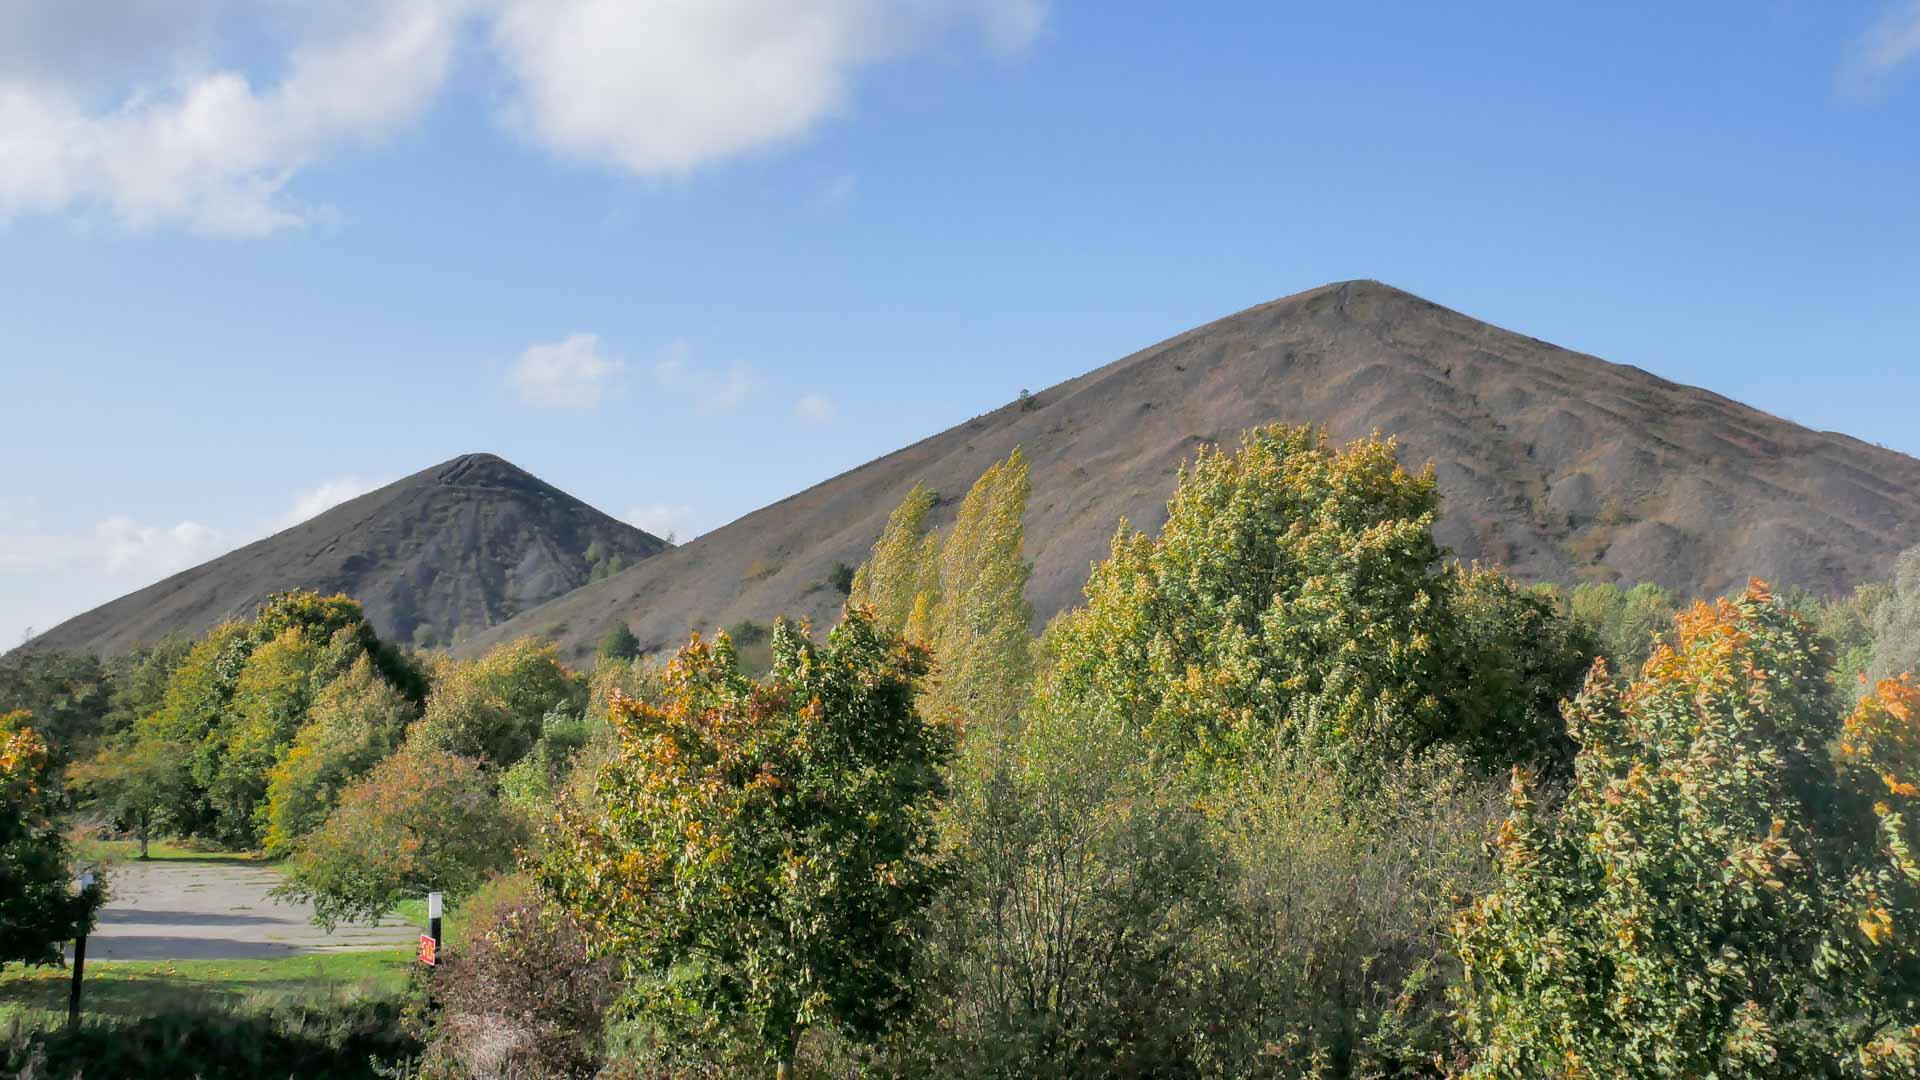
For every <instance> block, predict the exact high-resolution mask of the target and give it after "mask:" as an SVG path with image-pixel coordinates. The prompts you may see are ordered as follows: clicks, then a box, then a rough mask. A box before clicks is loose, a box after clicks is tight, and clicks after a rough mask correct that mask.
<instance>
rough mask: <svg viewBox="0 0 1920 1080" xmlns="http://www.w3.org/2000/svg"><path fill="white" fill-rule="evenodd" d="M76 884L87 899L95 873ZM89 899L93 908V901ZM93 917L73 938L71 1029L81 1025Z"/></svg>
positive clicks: (69, 1009) (83, 923) (69, 1000)
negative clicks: (83, 975) (82, 987)
mask: <svg viewBox="0 0 1920 1080" xmlns="http://www.w3.org/2000/svg"><path fill="white" fill-rule="evenodd" d="M75 884H77V885H79V886H80V895H81V897H82V898H87V894H88V893H89V892H90V891H92V889H93V871H91V870H89V871H87V872H86V873H84V874H81V875H80V880H79V881H77V882H75ZM87 899H88V902H89V906H91V899H90V898H87ZM91 916H92V912H91V911H89V912H88V916H87V917H86V918H83V919H82V920H81V922H80V932H79V933H78V934H76V935H74V938H73V988H72V989H71V990H69V991H68V992H67V1026H68V1027H70V1028H71V1027H76V1026H78V1025H79V1023H80V977H81V973H82V972H84V971H85V970H86V967H87V924H88V923H89V922H92V921H93V920H92V917H91Z"/></svg>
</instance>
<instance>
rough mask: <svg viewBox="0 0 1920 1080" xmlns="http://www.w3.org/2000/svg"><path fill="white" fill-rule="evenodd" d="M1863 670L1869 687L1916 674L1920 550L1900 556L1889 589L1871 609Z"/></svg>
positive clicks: (1918, 663) (1919, 634) (1919, 665)
mask: <svg viewBox="0 0 1920 1080" xmlns="http://www.w3.org/2000/svg"><path fill="white" fill-rule="evenodd" d="M1865 669H1866V678H1867V683H1868V684H1869V685H1872V684H1877V683H1879V682H1881V681H1882V680H1885V679H1888V678H1891V677H1893V676H1895V675H1899V674H1902V673H1904V672H1909V671H1920V547H1915V548H1911V549H1909V550H1908V551H1906V552H1905V553H1904V554H1902V555H1901V556H1900V559H1899V561H1898V562H1897V563H1896V564H1895V566H1894V576H1893V584H1892V588H1891V590H1890V591H1889V592H1888V593H1887V594H1886V596H1885V599H1884V600H1883V601H1882V602H1881V603H1880V604H1878V605H1877V606H1876V607H1875V608H1874V612H1873V647H1872V660H1871V661H1869V662H1868V663H1867V664H1866V665H1865Z"/></svg>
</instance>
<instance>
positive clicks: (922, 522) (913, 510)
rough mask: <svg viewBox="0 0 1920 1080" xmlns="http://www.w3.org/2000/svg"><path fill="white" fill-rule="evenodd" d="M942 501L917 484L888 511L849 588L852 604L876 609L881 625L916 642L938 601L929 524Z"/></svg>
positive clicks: (935, 552) (927, 632) (926, 629)
mask: <svg viewBox="0 0 1920 1080" xmlns="http://www.w3.org/2000/svg"><path fill="white" fill-rule="evenodd" d="M938 501H939V500H938V498H937V497H936V496H935V495H934V493H933V492H932V491H931V490H929V489H928V488H927V486H926V485H925V484H915V485H913V488H912V490H910V491H908V492H907V497H906V498H905V499H903V500H901V502H900V505H899V506H897V507H895V508H894V510H893V513H891V514H889V515H887V524H886V527H885V528H883V529H882V530H881V531H880V539H878V540H876V541H874V544H873V553H872V554H871V555H870V556H868V558H867V561H866V562H864V563H861V564H860V568H859V569H857V570H855V571H854V572H853V582H852V584H851V585H850V586H849V590H850V591H849V593H848V603H850V604H855V605H858V604H865V605H868V606H870V607H872V608H873V610H874V616H875V618H876V619H878V620H879V622H880V625H881V626H883V627H885V628H887V629H888V630H892V631H895V632H896V633H905V634H906V635H907V636H908V637H912V638H914V639H916V640H925V639H926V638H927V637H929V636H930V631H931V627H930V626H929V625H928V624H927V618H926V617H927V614H928V611H929V609H931V607H932V606H933V605H934V604H935V603H937V602H938V600H939V592H940V563H939V558H938V548H937V547H936V546H935V545H936V541H935V540H934V537H933V535H932V533H931V531H930V529H929V526H928V525H927V514H928V512H929V511H931V510H932V509H933V506H934V503H936V502H938ZM916 610H917V611H918V612H919V614H918V615H917V616H916V614H915V613H916Z"/></svg>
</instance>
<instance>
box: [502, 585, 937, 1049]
mask: <svg viewBox="0 0 1920 1080" xmlns="http://www.w3.org/2000/svg"><path fill="white" fill-rule="evenodd" d="M926 671H927V655H926V651H925V648H924V647H923V646H921V645H918V644H915V643H912V642H908V641H905V640H903V639H902V638H900V637H899V636H897V635H896V634H894V633H892V632H890V631H888V630H885V629H883V628H881V627H880V626H879V625H878V624H877V622H876V620H875V617H874V614H873V611H872V609H870V608H867V607H864V606H850V607H849V610H848V611H847V613H846V615H845V617H844V619H843V620H842V621H841V623H840V625H839V626H838V627H836V628H835V629H834V630H833V632H832V634H831V635H829V637H828V639H827V642H826V644H825V645H824V646H816V645H815V644H813V643H811V642H809V641H808V640H807V638H806V636H805V635H804V634H803V633H802V632H801V631H800V630H798V629H796V628H795V627H793V626H792V625H791V624H788V623H786V622H781V623H779V624H778V625H777V626H776V627H775V629H774V635H773V669H772V672H771V674H770V675H769V677H768V679H767V680H766V681H765V682H755V681H753V680H751V679H748V678H746V677H744V676H742V675H741V674H740V672H739V670H738V667H737V665H736V662H735V658H734V655H733V646H732V643H731V642H730V641H729V640H728V638H727V637H726V635H724V634H722V635H718V636H717V637H716V638H715V639H714V641H713V642H712V643H711V644H709V643H707V642H705V641H702V640H700V639H699V638H697V637H696V638H695V639H694V640H693V641H692V643H691V644H689V645H687V646H686V647H685V648H684V649H682V650H681V651H680V653H679V655H678V656H676V657H675V658H674V660H673V661H672V663H671V664H670V665H669V667H668V670H667V675H666V685H665V688H664V692H663V694H662V698H661V700H662V701H663V702H664V703H663V704H661V705H659V706H657V707H656V706H653V705H648V704H644V703H642V702H638V701H635V700H632V699H625V698H622V699H617V700H616V701H615V703H614V705H613V708H612V717H611V719H612V722H613V726H614V731H615V737H616V741H617V747H616V750H615V752H614V754H613V756H612V757H611V759H610V760H609V761H608V762H607V763H606V764H605V765H604V766H603V767H602V769H601V772H600V775H599V780H598V788H597V795H598V798H597V799H596V800H595V801H594V803H593V805H591V806H589V807H585V808H573V809H568V810H564V811H563V812H562V813H561V814H560V815H559V817H558V819H557V823H556V825H555V827H554V828H553V830H552V835H551V836H550V837H549V841H548V851H547V855H546V858H545V861H544V863H543V865H542V867H541V872H540V880H541V882H542V884H543V886H544V888H545V889H546V890H547V892H548V893H549V894H550V895H551V896H552V897H553V898H554V899H556V900H557V901H558V902H559V903H560V904H561V905H562V906H563V907H565V908H566V909H567V910H569V911H570V912H572V913H574V914H575V915H576V916H577V917H579V918H580V919H581V920H582V921H583V922H584V923H585V924H586V925H587V926H588V927H589V928H590V933H591V934H592V935H593V938H594V947H595V949H596V951H597V952H598V953H600V954H602V955H611V956H616V957H618V958H620V959H621V960H622V961H623V962H624V963H625V965H626V967H627V970H628V973H629V975H630V976H632V977H633V978H634V979H635V980H636V989H637V993H638V995H639V997H640V999H641V1000H642V1001H643V1002H644V1003H645V1005H646V1007H648V1008H649V1011H651V1012H653V1013H654V1014H655V1015H656V1016H658V1017H661V1018H672V1017H682V1016H686V1015H688V1014H689V1013H692V1014H693V1015H696V1016H698V1017H699V1018H700V1020H701V1022H702V1023H703V1024H704V1025H706V1026H708V1027H710V1028H714V1029H717V1028H719V1027H721V1026H723V1025H734V1024H742V1023H744V1024H746V1025H748V1026H750V1027H751V1028H752V1029H753V1031H754V1032H755V1033H756V1035H757V1037H758V1040H759V1042H760V1044H761V1047H762V1049H763V1050H764V1052H765V1055H766V1057H767V1059H768V1060H769V1061H770V1062H771V1063H773V1064H775V1065H776V1066H777V1067H778V1069H779V1071H781V1072H783V1073H784V1071H785V1070H786V1068H787V1067H788V1066H789V1064H790V1063H791V1062H792V1060H793V1056H794V1052H795V1049H796V1047H797V1045H798V1042H799V1039H800V1036H801V1034H802V1033H803V1031H804V1030H805V1029H807V1028H809V1027H828V1028H834V1029H837V1030H839V1031H841V1032H842V1033H844V1034H846V1035H848V1036H850V1037H852V1038H854V1039H856V1040H858V1039H865V1038H872V1037H875V1036H877V1035H879V1034H880V1033H882V1032H883V1031H885V1030H886V1029H887V1028H888V1027H889V1026H891V1025H892V1024H893V1023H894V1022H895V1021H897V1020H899V1019H900V1018H901V1017H903V1016H904V1015H905V1014H906V1013H907V1011H908V1010H909V1008H910V1006H911V1004H912V999H913V986H912V983H911V981H910V979H909V969H910V966H911V964H912V961H913V958H914V953H915V948H916V945H915V942H916V936H915V935H914V934H913V933H912V932H911V927H912V923H913V922H914V921H915V920H916V919H917V918H918V917H919V916H920V914H921V913H922V912H923V910H924V909H925V908H926V906H927V904H928V903H929V902H930V901H931V900H932V898H933V896H934V893H935V890H936V889H937V887H938V885H939V883H940V882H941V880H942V879H943V877H944V876H945V871H944V870H943V868H942V866H941V865H940V863H939V861H938V859H937V856H936V833H935V828H934V815H935V811H936V809H937V805H938V803H939V801H940V800H941V799H942V797H943V795H944V783H943V780H942V769H943V766H944V765H945V764H946V762H947V760H948V759H949V757H950V755H951V754H952V750H953V741H954V740H953V733H952V731H951V730H950V729H949V728H948V727H947V726H945V725H943V724H938V723H933V722H929V721H928V720H926V719H924V718H923V717H922V716H921V715H920V713H919V712H918V710H917V709H916V708H915V705H914V698H915V694H916V691H917V689H918V686H919V683H920V680H921V679H922V678H923V677H924V676H925V674H926Z"/></svg>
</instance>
